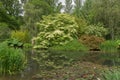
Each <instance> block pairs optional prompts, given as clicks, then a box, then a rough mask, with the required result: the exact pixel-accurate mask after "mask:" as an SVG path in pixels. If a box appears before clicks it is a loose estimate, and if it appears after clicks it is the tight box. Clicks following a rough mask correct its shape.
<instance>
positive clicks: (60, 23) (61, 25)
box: [34, 14, 78, 48]
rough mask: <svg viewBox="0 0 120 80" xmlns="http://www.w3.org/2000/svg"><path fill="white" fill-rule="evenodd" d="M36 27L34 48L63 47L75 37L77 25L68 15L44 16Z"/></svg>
mask: <svg viewBox="0 0 120 80" xmlns="http://www.w3.org/2000/svg"><path fill="white" fill-rule="evenodd" d="M37 26H38V28H39V33H38V35H37V37H35V38H34V40H35V46H34V48H47V47H51V46H55V45H63V44H66V43H67V42H69V41H71V40H73V38H76V37H77V36H76V35H77V28H78V25H77V23H76V22H75V18H74V17H72V16H71V15H68V14H55V15H49V16H44V17H43V20H42V21H41V22H38V23H37Z"/></svg>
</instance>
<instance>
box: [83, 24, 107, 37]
mask: <svg viewBox="0 0 120 80" xmlns="http://www.w3.org/2000/svg"><path fill="white" fill-rule="evenodd" d="M84 34H86V35H95V36H98V37H103V36H105V35H106V34H107V29H106V28H104V27H103V26H102V25H101V24H98V25H89V26H87V27H85V28H84Z"/></svg>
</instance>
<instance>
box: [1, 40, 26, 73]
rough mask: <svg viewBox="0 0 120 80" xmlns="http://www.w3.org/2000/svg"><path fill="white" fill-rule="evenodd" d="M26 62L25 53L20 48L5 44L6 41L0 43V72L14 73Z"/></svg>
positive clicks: (22, 67)
mask: <svg viewBox="0 0 120 80" xmlns="http://www.w3.org/2000/svg"><path fill="white" fill-rule="evenodd" d="M25 63H26V58H25V54H24V52H23V51H22V50H21V49H15V48H11V47H8V46H7V43H6V42H3V43H1V44H0V73H1V74H10V75H12V74H15V73H18V72H20V71H21V70H22V69H24V67H25Z"/></svg>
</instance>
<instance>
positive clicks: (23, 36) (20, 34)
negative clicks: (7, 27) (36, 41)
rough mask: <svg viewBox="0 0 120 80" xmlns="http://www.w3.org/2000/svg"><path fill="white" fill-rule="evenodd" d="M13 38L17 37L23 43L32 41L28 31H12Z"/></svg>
mask: <svg viewBox="0 0 120 80" xmlns="http://www.w3.org/2000/svg"><path fill="white" fill-rule="evenodd" d="M11 38H12V39H17V40H19V41H21V42H23V43H28V42H29V41H30V37H29V34H28V31H21V30H18V31H12V32H11Z"/></svg>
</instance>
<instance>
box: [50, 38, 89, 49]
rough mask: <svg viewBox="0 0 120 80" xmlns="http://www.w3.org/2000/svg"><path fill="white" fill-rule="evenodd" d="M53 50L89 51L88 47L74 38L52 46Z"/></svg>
mask: <svg viewBox="0 0 120 80" xmlns="http://www.w3.org/2000/svg"><path fill="white" fill-rule="evenodd" d="M50 50H53V51H87V50H88V48H87V47H86V46H84V45H83V44H81V43H80V42H79V41H78V40H72V41H70V42H68V43H67V44H64V45H62V46H53V47H51V48H50Z"/></svg>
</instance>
